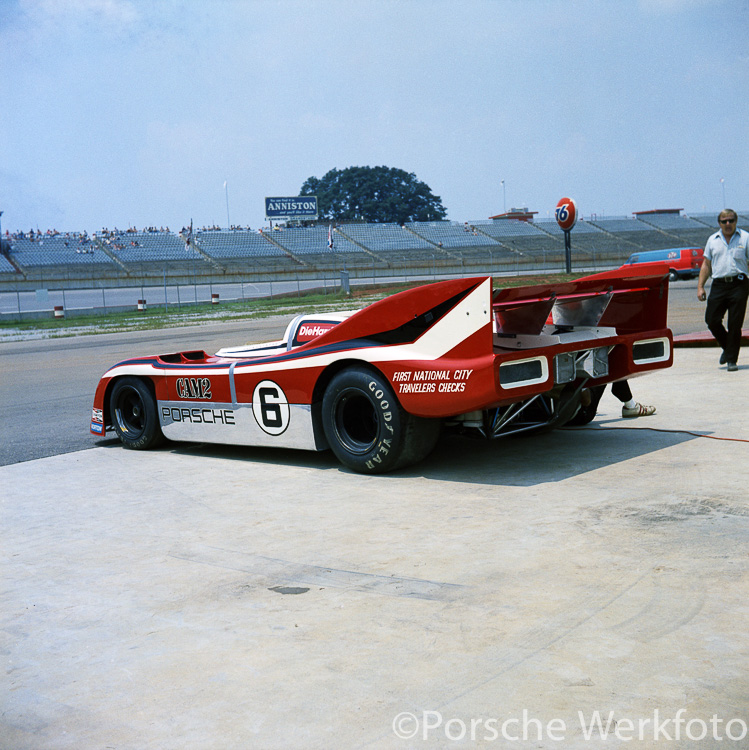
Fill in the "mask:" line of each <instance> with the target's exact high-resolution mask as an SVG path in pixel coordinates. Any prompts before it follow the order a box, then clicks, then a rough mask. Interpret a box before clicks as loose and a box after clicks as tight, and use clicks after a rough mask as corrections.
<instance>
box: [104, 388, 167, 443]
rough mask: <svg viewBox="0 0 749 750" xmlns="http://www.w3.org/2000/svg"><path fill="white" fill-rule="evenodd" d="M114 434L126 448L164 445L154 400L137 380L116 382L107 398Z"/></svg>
mask: <svg viewBox="0 0 749 750" xmlns="http://www.w3.org/2000/svg"><path fill="white" fill-rule="evenodd" d="M109 413H110V414H111V415H112V423H113V424H114V431H115V432H116V433H117V436H118V437H119V438H120V440H121V441H122V444H123V445H124V446H125V447H126V448H131V449H133V450H146V449H148V448H155V447H157V446H158V445H161V443H163V442H164V435H163V433H162V432H161V425H160V424H159V415H158V411H157V409H156V399H155V398H154V396H153V394H152V393H151V390H150V389H149V387H148V386H147V385H146V383H145V382H144V381H142V380H141V379H140V378H134V377H125V378H120V379H119V380H117V381H116V382H115V384H114V386H113V387H112V393H111V395H110V397H109Z"/></svg>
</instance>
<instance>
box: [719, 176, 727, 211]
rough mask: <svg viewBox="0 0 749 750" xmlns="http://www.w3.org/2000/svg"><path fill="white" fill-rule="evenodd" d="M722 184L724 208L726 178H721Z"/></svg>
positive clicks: (724, 203)
mask: <svg viewBox="0 0 749 750" xmlns="http://www.w3.org/2000/svg"><path fill="white" fill-rule="evenodd" d="M720 186H721V188H723V208H725V207H726V178H725V177H721V178H720Z"/></svg>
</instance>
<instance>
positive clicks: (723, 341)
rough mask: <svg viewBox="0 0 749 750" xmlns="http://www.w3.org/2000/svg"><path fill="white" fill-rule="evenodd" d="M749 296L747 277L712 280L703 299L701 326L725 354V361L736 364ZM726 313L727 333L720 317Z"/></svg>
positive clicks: (748, 280)
mask: <svg viewBox="0 0 749 750" xmlns="http://www.w3.org/2000/svg"><path fill="white" fill-rule="evenodd" d="M747 297H749V278H747V277H746V276H745V277H744V278H743V280H740V279H738V278H737V277H736V278H734V280H733V281H724V280H723V279H713V283H712V286H711V287H710V296H709V297H708V299H707V310H706V311H705V323H707V327H708V329H709V330H710V333H712V334H713V336H715V339H716V340H717V342H718V344H720V346H721V347H722V349H723V351H724V352H725V359H726V362H737V361H738V358H739V348H740V347H741V326H742V325H743V324H744V315H745V314H746V301H747ZM726 312H728V330H726V328H725V327H724V326H723V316H724V315H725V314H726Z"/></svg>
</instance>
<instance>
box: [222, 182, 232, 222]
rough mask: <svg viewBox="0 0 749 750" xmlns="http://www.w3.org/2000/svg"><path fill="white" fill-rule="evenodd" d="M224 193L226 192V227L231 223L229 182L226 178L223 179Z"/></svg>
mask: <svg viewBox="0 0 749 750" xmlns="http://www.w3.org/2000/svg"><path fill="white" fill-rule="evenodd" d="M224 193H225V194H226V228H227V229H228V228H229V227H230V226H231V224H230V223H229V184H228V182H227V180H224Z"/></svg>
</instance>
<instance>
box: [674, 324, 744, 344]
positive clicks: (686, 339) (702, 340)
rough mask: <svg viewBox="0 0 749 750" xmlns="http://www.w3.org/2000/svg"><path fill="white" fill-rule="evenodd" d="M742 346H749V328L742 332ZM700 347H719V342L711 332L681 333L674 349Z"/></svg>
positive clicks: (676, 338) (675, 340) (676, 337)
mask: <svg viewBox="0 0 749 750" xmlns="http://www.w3.org/2000/svg"><path fill="white" fill-rule="evenodd" d="M741 345H742V346H749V328H744V329H743V330H742V331H741ZM679 346H683V347H699V346H718V342H717V341H716V340H715V339H714V338H713V335H712V334H711V333H710V331H700V332H699V333H680V334H679V335H678V336H674V347H679Z"/></svg>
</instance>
